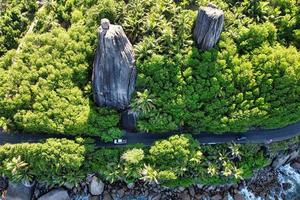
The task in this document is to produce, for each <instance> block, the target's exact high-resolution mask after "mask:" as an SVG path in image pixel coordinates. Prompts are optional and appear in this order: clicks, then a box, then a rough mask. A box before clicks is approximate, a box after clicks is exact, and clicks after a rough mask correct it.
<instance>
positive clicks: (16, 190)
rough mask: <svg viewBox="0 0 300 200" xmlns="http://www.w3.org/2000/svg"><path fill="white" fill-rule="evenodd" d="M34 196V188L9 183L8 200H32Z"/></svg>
mask: <svg viewBox="0 0 300 200" xmlns="http://www.w3.org/2000/svg"><path fill="white" fill-rule="evenodd" d="M32 194H33V187H27V186H24V185H23V184H22V183H19V184H15V183H11V182H9V184H8V188H7V193H6V199H7V200H9V199H13V200H31V198H32Z"/></svg>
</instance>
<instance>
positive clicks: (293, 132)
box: [0, 122, 300, 147]
mask: <svg viewBox="0 0 300 200" xmlns="http://www.w3.org/2000/svg"><path fill="white" fill-rule="evenodd" d="M171 135H174V133H172V134H171V133H164V134H154V133H133V132H124V137H126V138H127V140H128V144H137V143H143V144H145V145H151V144H153V143H154V142H155V141H157V140H162V139H166V138H168V137H170V136H171ZM298 135H300V122H297V123H295V124H292V125H289V126H286V127H284V128H278V129H264V130H263V129H262V130H249V131H247V132H245V133H224V134H221V135H217V134H212V133H207V132H202V133H199V134H195V135H193V137H194V138H195V139H196V140H198V141H199V142H200V143H201V144H222V143H228V142H232V141H234V142H236V143H268V142H277V141H282V140H286V139H289V138H292V137H294V136H298ZM82 137H83V136H82ZM237 137H246V139H245V140H243V141H237V140H236V138H237ZM48 138H67V139H74V138H75V136H69V135H57V134H32V133H4V132H1V131H0V145H3V144H7V143H10V144H16V143H22V142H29V143H34V142H41V141H44V140H46V139H48ZM92 138H93V139H95V141H96V146H97V147H112V146H116V145H114V144H112V143H104V142H102V141H101V140H100V138H99V137H92Z"/></svg>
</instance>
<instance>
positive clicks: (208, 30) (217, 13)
mask: <svg viewBox="0 0 300 200" xmlns="http://www.w3.org/2000/svg"><path fill="white" fill-rule="evenodd" d="M223 26H224V12H223V11H222V10H220V9H218V8H217V7H216V6H215V5H213V4H208V6H206V7H201V8H200V10H199V12H198V16H197V20H196V26H195V29H194V34H193V36H194V39H195V41H196V44H197V46H198V48H199V49H201V50H207V49H210V48H212V47H213V46H214V45H215V44H216V43H217V42H218V40H219V37H220V34H221V32H222V29H223Z"/></svg>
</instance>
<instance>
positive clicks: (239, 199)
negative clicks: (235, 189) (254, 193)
mask: <svg viewBox="0 0 300 200" xmlns="http://www.w3.org/2000/svg"><path fill="white" fill-rule="evenodd" d="M233 199H234V200H245V198H244V197H243V195H241V194H239V193H237V194H234V196H233Z"/></svg>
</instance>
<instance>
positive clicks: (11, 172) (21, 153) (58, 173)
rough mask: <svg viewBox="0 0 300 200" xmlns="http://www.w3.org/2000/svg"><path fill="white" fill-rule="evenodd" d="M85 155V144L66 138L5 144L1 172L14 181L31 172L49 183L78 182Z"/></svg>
mask: <svg viewBox="0 0 300 200" xmlns="http://www.w3.org/2000/svg"><path fill="white" fill-rule="evenodd" d="M84 154H85V149H84V147H83V146H81V145H79V144H76V143H74V142H72V141H69V140H65V139H62V140H55V139H49V140H47V141H46V142H45V143H38V144H27V143H25V144H17V145H4V146H1V147H0V166H1V167H0V172H1V173H3V174H4V175H6V176H8V177H9V178H11V179H12V180H19V179H18V177H21V179H24V175H27V176H28V175H30V176H31V177H34V178H37V179H38V180H40V181H42V182H46V183H49V184H63V183H66V182H69V183H77V182H78V181H79V180H80V179H82V178H83V176H82V174H81V172H80V168H81V167H82V165H83V163H84V160H85V158H84ZM14 163H15V164H14ZM24 170H25V172H24ZM20 175H22V176H20ZM27 180H28V179H27Z"/></svg>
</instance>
